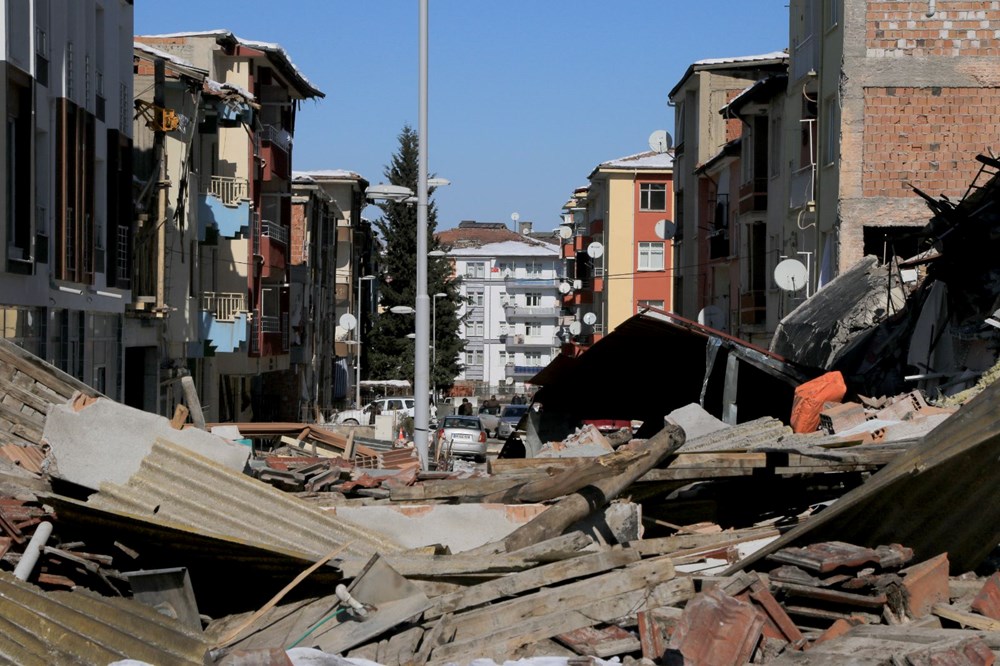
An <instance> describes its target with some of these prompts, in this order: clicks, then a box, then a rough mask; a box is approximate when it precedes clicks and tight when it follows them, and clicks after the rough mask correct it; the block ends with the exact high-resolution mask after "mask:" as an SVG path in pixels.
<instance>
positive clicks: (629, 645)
mask: <svg viewBox="0 0 1000 666" xmlns="http://www.w3.org/2000/svg"><path fill="white" fill-rule="evenodd" d="M555 639H556V640H557V641H558V642H560V643H562V644H563V645H565V646H566V647H568V648H570V649H571V650H573V652H576V653H577V654H579V655H584V656H592V657H600V658H602V659H603V658H605V657H613V656H615V655H618V654H627V653H629V652H638V651H639V650H641V649H642V645H641V644H640V643H639V639H638V638H637V637H636V636H635V635H634V634H631V633H629V632H627V631H625V630H624V629H622V628H621V627H619V626H618V625H614V624H612V625H608V626H607V627H602V628H600V629H598V628H597V627H580V628H579V629H574V630H573V631H568V632H566V633H563V634H557V635H556V637H555Z"/></svg>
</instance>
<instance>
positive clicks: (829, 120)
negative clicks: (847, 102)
mask: <svg viewBox="0 0 1000 666" xmlns="http://www.w3.org/2000/svg"><path fill="white" fill-rule="evenodd" d="M839 116H840V114H839V113H837V98H836V97H835V96H833V95H831V96H830V97H827V98H826V100H825V101H824V102H823V118H822V120H821V122H822V123H823V125H824V127H825V128H826V131H825V132H824V135H825V136H824V137H823V138H824V141H823V143H824V145H823V163H824V164H833V163H834V162H835V161H836V160H837V153H838V148H839V146H838V140H837V139H838V138H839V137H840V117H839Z"/></svg>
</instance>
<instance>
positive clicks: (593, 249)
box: [587, 241, 604, 259]
mask: <svg viewBox="0 0 1000 666" xmlns="http://www.w3.org/2000/svg"><path fill="white" fill-rule="evenodd" d="M587 254H588V255H589V256H590V258H591V259H600V258H601V257H602V256H603V255H604V246H603V245H601V243H600V242H599V241H594V242H593V243H591V244H590V245H588V246H587Z"/></svg>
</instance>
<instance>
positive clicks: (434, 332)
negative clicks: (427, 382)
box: [431, 291, 448, 402]
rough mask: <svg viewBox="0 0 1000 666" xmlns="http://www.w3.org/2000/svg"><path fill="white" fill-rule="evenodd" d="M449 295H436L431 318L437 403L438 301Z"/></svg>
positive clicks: (442, 293)
mask: <svg viewBox="0 0 1000 666" xmlns="http://www.w3.org/2000/svg"><path fill="white" fill-rule="evenodd" d="M447 296H448V294H446V293H444V292H443V291H439V292H438V293H436V294H434V307H433V309H432V310H431V311H432V313H433V316H432V317H431V380H432V381H433V383H434V401H435V402H436V401H437V368H438V348H437V332H438V327H437V317H438V299H439V298H447Z"/></svg>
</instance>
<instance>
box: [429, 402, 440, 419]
mask: <svg viewBox="0 0 1000 666" xmlns="http://www.w3.org/2000/svg"><path fill="white" fill-rule="evenodd" d="M430 417H431V423H434V424H436V423H437V420H438V406H437V405H436V404H434V398H431V406H430Z"/></svg>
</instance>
